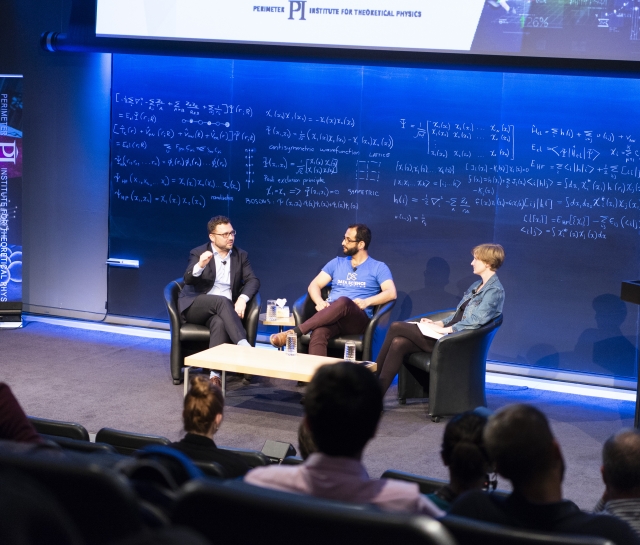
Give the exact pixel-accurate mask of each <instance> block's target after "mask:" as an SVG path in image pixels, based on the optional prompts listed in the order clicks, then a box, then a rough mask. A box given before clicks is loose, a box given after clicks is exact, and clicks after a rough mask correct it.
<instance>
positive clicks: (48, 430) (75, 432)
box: [27, 416, 89, 441]
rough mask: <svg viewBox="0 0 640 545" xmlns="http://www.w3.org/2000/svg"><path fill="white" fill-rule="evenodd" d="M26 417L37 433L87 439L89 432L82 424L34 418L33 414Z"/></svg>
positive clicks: (81, 439) (80, 439)
mask: <svg viewBox="0 0 640 545" xmlns="http://www.w3.org/2000/svg"><path fill="white" fill-rule="evenodd" d="M27 418H28V419H29V422H31V424H32V425H33V427H34V428H35V429H36V431H37V432H38V433H39V434H46V435H55V436H56V437H68V438H69V439H76V440H79V441H89V432H88V431H87V430H86V429H85V428H84V426H82V425H80V424H76V423H75V422H64V421H62V420H49V419H48V418H36V417H35V416H28V417H27Z"/></svg>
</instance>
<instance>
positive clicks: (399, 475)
mask: <svg viewBox="0 0 640 545" xmlns="http://www.w3.org/2000/svg"><path fill="white" fill-rule="evenodd" d="M380 478H381V479H396V480H398V481H407V482H410V483H416V484H417V485H418V486H419V487H420V492H421V493H422V494H432V493H433V492H435V491H436V490H440V489H441V488H442V487H443V486H445V485H447V484H449V481H446V480H444V479H434V478H432V477H425V476H424V475H415V474H414V473H405V472H404V471H398V470H396V469H387V470H386V471H385V472H384V473H383V474H382V475H381V477H380Z"/></svg>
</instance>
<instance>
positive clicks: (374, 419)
mask: <svg viewBox="0 0 640 545" xmlns="http://www.w3.org/2000/svg"><path fill="white" fill-rule="evenodd" d="M304 407H305V423H306V425H307V426H308V428H309V430H310V431H311V435H312V437H313V439H314V441H315V443H316V445H317V447H318V452H314V453H312V454H310V455H309V458H307V460H306V461H305V462H304V463H302V464H300V465H297V466H266V467H259V468H255V469H253V470H251V471H250V472H249V473H248V474H247V475H246V477H245V481H246V482H248V483H250V484H254V485H257V486H263V487H265V488H273V489H276V490H283V491H286V492H296V493H301V494H312V495H314V496H318V497H321V498H325V499H331V500H338V501H345V502H353V503H363V504H373V505H376V506H378V507H379V508H381V509H383V510H386V511H401V512H409V513H423V514H427V515H432V516H442V515H444V513H443V512H442V511H441V510H440V509H438V508H437V507H436V506H435V505H434V504H433V503H432V502H431V501H430V500H429V499H427V497H426V496H423V495H422V494H420V492H419V490H418V485H417V484H415V483H407V482H402V481H394V480H392V479H370V478H369V475H368V474H367V471H366V469H365V467H364V465H363V464H362V462H361V459H362V453H363V451H364V448H365V446H366V444H367V443H368V442H369V440H370V439H372V438H373V436H374V435H375V433H376V429H377V427H378V423H379V421H380V416H381V414H382V391H381V390H380V386H379V384H378V381H377V379H376V377H375V375H374V374H373V373H372V372H371V371H369V370H368V369H367V368H365V367H362V366H361V365H358V364H354V363H350V362H339V363H336V364H333V365H324V366H322V367H320V368H319V369H318V371H317V372H316V374H315V375H314V377H313V379H311V382H310V383H309V386H308V388H307V395H306V400H305V405H304Z"/></svg>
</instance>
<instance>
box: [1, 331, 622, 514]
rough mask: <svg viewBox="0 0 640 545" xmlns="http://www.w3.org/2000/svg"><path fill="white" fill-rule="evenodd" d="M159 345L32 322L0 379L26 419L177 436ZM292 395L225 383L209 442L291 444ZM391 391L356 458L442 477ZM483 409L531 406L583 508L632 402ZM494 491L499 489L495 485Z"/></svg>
mask: <svg viewBox="0 0 640 545" xmlns="http://www.w3.org/2000/svg"><path fill="white" fill-rule="evenodd" d="M168 354H169V341H166V340H157V339H146V338H141V337H133V336H127V335H119V334H114V333H107V332H100V331H87V330H81V329H73V328H68V327H63V326H57V325H50V324H45V323H41V322H27V325H26V327H25V328H23V329H19V330H0V380H1V381H4V382H7V383H8V384H9V385H10V386H11V388H12V389H13V391H14V393H15V394H16V396H17V397H18V399H19V400H20V403H21V404H22V406H23V407H24V409H25V411H26V412H27V414H30V415H33V416H39V417H43V418H52V419H57V420H66V421H74V422H78V423H80V424H82V425H83V426H85V427H86V428H87V430H89V432H91V433H95V432H97V431H98V430H99V429H100V428H102V427H111V428H116V429H121V430H128V431H135V432H143V433H151V434H156V435H163V436H165V437H168V438H169V439H172V440H177V439H178V438H180V437H181V435H182V431H181V408H182V399H183V398H182V392H183V390H182V386H174V385H173V384H172V381H171V377H170V374H169V355H168ZM300 395H301V389H300V388H298V387H297V385H296V383H294V382H291V381H286V380H276V379H268V378H258V377H256V378H254V381H253V383H252V384H251V385H250V386H246V387H245V386H242V384H241V383H240V381H239V379H235V378H232V379H229V382H228V396H227V408H226V412H225V420H224V423H223V424H222V427H221V429H220V431H219V432H218V434H217V435H216V442H217V443H218V444H220V445H227V446H234V447H243V448H251V449H257V450H260V449H261V448H262V445H263V444H264V442H265V440H267V439H273V440H277V441H285V442H288V443H292V444H294V445H296V447H297V442H296V434H297V427H298V423H299V421H300V418H301V416H302V407H301V405H300V403H299V400H300ZM395 395H396V387H395V385H394V386H392V388H391V389H390V391H389V392H388V394H387V396H386V398H385V413H384V416H383V419H382V422H381V425H380V429H379V430H378V434H377V436H376V438H375V439H374V440H373V441H372V442H371V443H370V444H369V446H368V447H367V450H366V452H365V457H364V461H365V464H366V466H367V469H368V470H369V473H370V475H371V476H379V475H380V474H381V473H382V472H383V471H384V470H385V469H388V468H394V469H399V470H402V471H409V472H412V473H419V474H423V475H429V476H432V477H439V478H446V477H447V473H446V470H445V468H444V467H443V466H442V464H441V461H440V455H439V445H440V440H441V437H442V431H443V429H444V425H445V423H444V422H442V423H438V424H434V423H432V422H431V421H430V420H429V419H428V418H427V416H426V415H427V404H426V402H424V401H416V402H413V403H409V404H407V405H406V406H399V405H398V404H397V402H396V401H395ZM487 398H488V404H489V408H491V409H497V408H498V407H501V406H503V405H506V404H509V403H515V402H523V403H533V404H535V405H536V406H538V407H539V408H540V409H542V410H543V411H544V412H545V413H546V414H547V415H548V416H549V418H550V420H551V422H552V425H553V429H554V432H555V434H556V436H557V438H558V440H559V442H560V445H561V447H562V449H563V452H564V456H565V460H566V464H567V473H566V478H565V496H566V497H567V498H569V499H572V500H574V501H575V502H576V503H577V504H578V505H579V506H580V507H582V508H584V509H591V508H592V507H593V505H594V504H595V503H596V501H597V499H598V497H599V495H600V494H601V493H602V483H601V478H600V471H599V468H600V450H601V448H602V443H603V442H604V440H605V439H606V438H607V437H608V436H609V435H611V434H612V433H614V432H616V431H617V430H619V429H620V428H622V427H625V426H631V425H632V424H633V410H634V407H633V403H631V402H626V401H613V400H607V399H598V398H590V397H583V396H577V395H569V394H559V393H554V392H546V391H541V390H533V389H528V388H525V387H515V386H502V385H494V384H488V385H487ZM500 487H502V488H508V487H507V486H506V484H505V483H504V482H500Z"/></svg>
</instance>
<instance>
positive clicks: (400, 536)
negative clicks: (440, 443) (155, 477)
mask: <svg viewBox="0 0 640 545" xmlns="http://www.w3.org/2000/svg"><path fill="white" fill-rule="evenodd" d="M211 513H215V518H216V520H222V521H224V524H212V522H211ZM247 521H251V523H250V524H247ZM173 523H174V524H182V525H187V526H190V527H191V528H194V529H195V530H197V531H199V532H200V533H202V534H203V535H204V536H205V537H208V538H209V539H210V540H211V542H212V543H229V544H234V545H245V544H246V545H255V544H256V543H279V542H283V541H294V540H296V541H297V540H299V541H300V542H303V543H305V545H327V543H336V542H339V543H366V544H367V545H376V544H381V545H382V544H384V545H388V544H389V543H402V545H418V544H421V545H427V544H429V545H436V544H437V545H454V544H455V541H454V540H453V539H452V538H451V536H450V535H449V534H448V532H447V531H446V530H445V529H444V527H443V526H442V525H441V524H440V523H439V522H437V521H435V520H434V519H431V518H427V517H411V516H408V515H399V514H391V513H384V512H381V511H379V510H377V509H372V508H362V507H358V506H351V505H346V504H342V503H338V502H330V501H324V500H319V499H317V498H312V497H310V496H305V495H300V494H288V493H286V492H279V491H275V490H269V489H266V488H258V487H253V486H251V485H247V484H246V483H243V482H237V483H236V482H231V483H229V485H223V484H217V483H205V482H203V481H191V482H190V483H187V484H186V485H185V487H184V488H183V493H182V495H181V497H180V498H179V499H178V502H177V505H176V509H175V511H174V515H173Z"/></svg>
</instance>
